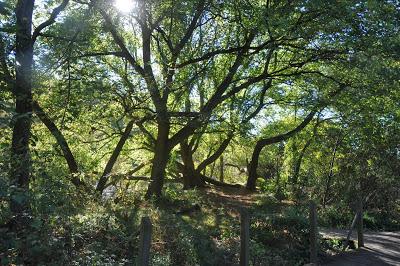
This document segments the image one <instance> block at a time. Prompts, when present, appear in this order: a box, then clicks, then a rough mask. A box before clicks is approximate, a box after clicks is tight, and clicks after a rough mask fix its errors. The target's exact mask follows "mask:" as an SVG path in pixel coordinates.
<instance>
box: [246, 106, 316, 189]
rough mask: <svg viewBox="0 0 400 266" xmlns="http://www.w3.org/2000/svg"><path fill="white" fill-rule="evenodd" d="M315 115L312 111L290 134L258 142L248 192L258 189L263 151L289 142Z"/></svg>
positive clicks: (251, 164) (250, 168)
mask: <svg viewBox="0 0 400 266" xmlns="http://www.w3.org/2000/svg"><path fill="white" fill-rule="evenodd" d="M315 114H316V111H312V112H311V113H309V114H308V115H307V117H306V118H305V119H304V120H303V122H301V123H300V124H299V125H298V126H297V127H296V128H294V129H293V130H291V131H289V132H286V133H284V134H281V135H277V136H274V137H271V138H267V139H261V140H259V141H257V143H256V146H255V147H254V150H253V154H252V157H251V162H250V165H249V176H248V179H247V184H246V188H247V189H248V190H251V191H253V190H255V189H256V181H257V178H258V175H257V168H258V160H259V157H260V153H261V151H262V149H263V148H264V147H265V146H267V145H271V144H274V143H279V142H281V141H283V140H287V139H289V138H290V137H292V136H294V135H295V134H296V133H297V132H299V131H301V130H302V129H303V128H305V127H306V126H307V125H308V124H309V123H310V122H311V120H312V119H313V117H314V115H315Z"/></svg>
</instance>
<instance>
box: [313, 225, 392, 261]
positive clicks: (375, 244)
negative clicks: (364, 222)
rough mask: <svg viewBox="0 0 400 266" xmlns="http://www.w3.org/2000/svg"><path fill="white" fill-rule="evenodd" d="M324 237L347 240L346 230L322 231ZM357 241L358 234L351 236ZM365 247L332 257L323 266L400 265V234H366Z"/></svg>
mask: <svg viewBox="0 0 400 266" xmlns="http://www.w3.org/2000/svg"><path fill="white" fill-rule="evenodd" d="M321 234H322V235H323V237H328V238H345V237H346V235H347V231H346V230H342V229H321ZM351 239H352V240H356V239H357V236H356V233H353V235H352V236H351ZM364 242H365V247H364V248H361V249H357V250H353V251H349V252H343V253H341V254H338V255H335V256H332V257H331V258H329V259H328V260H327V261H326V262H325V263H324V264H323V265H327V266H339V265H346V266H361V265H363V266H364V265H400V232H368V231H367V232H365V234H364Z"/></svg>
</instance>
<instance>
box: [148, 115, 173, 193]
mask: <svg viewBox="0 0 400 266" xmlns="http://www.w3.org/2000/svg"><path fill="white" fill-rule="evenodd" d="M157 130H158V134H157V139H156V143H155V149H154V157H153V166H152V168H151V176H150V178H151V182H150V184H149V187H148V188H147V192H146V198H150V197H151V196H153V195H154V196H156V197H160V196H161V191H162V188H163V185H164V178H165V168H166V167H167V163H168V159H169V153H170V148H169V145H168V135H169V121H161V120H159V121H158V127H157Z"/></svg>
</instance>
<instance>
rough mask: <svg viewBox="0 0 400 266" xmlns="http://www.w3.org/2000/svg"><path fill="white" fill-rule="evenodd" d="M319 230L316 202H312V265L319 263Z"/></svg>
mask: <svg viewBox="0 0 400 266" xmlns="http://www.w3.org/2000/svg"><path fill="white" fill-rule="evenodd" d="M317 237H318V228H317V207H316V204H315V202H314V201H312V200H311V201H310V263H317V260H318V254H317V253H318V246H317Z"/></svg>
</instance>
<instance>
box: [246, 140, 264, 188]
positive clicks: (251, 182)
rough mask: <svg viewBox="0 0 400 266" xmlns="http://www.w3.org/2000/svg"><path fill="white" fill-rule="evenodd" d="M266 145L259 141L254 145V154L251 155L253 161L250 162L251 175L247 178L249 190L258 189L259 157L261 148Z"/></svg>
mask: <svg viewBox="0 0 400 266" xmlns="http://www.w3.org/2000/svg"><path fill="white" fill-rule="evenodd" d="M263 147H264V146H263V145H262V143H261V142H257V144H256V146H255V147H254V150H253V154H252V156H251V161H250V164H249V176H248V178H247V183H246V188H247V189H248V190H255V189H256V181H257V178H258V174H257V168H258V159H259V158H260V153H261V150H262V148H263Z"/></svg>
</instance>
